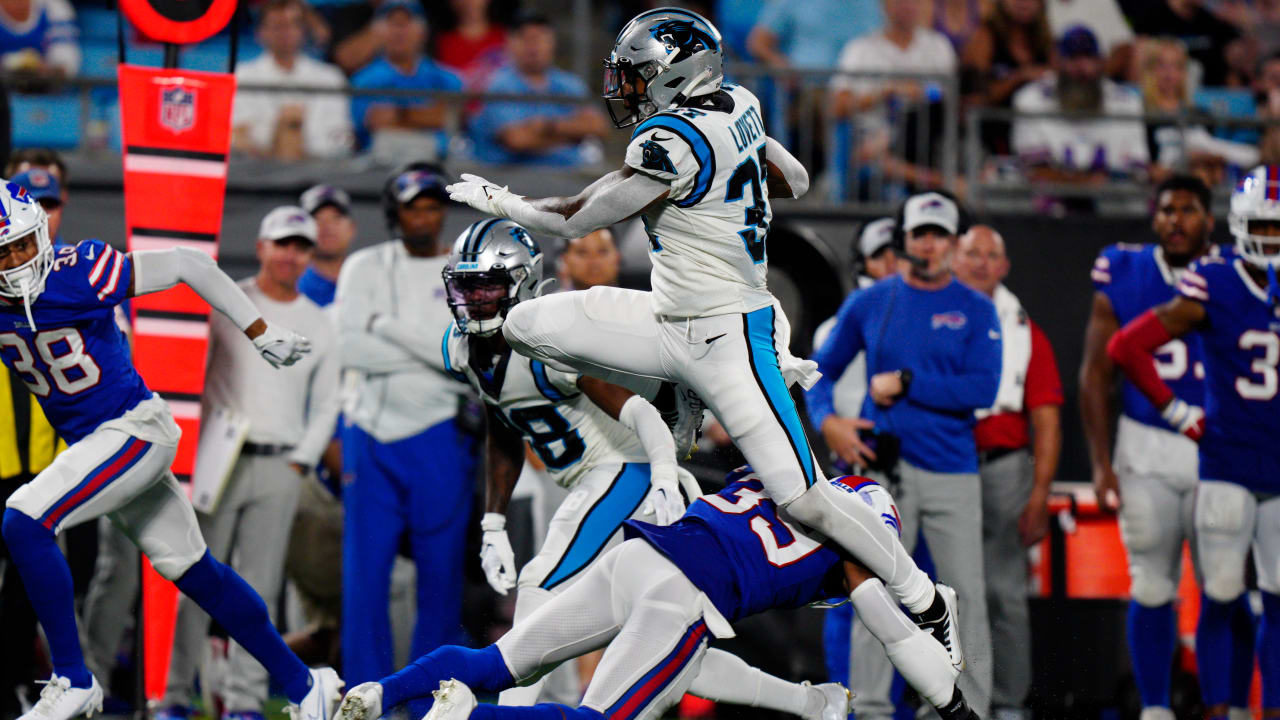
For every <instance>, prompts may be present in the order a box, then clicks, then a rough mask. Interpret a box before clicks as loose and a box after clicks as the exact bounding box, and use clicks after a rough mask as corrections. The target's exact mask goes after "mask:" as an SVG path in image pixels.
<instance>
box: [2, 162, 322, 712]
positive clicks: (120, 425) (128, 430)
mask: <svg viewBox="0 0 1280 720" xmlns="http://www.w3.org/2000/svg"><path fill="white" fill-rule="evenodd" d="M0 216H2V217H3V220H2V223H3V225H4V227H5V230H6V235H5V237H4V239H3V241H2V242H0V320H2V321H3V332H0V353H2V354H3V357H4V363H5V364H6V365H8V366H9V367H10V368H11V369H12V370H13V371H14V372H16V373H17V374H19V375H20V376H21V377H22V379H23V382H24V383H25V384H26V385H27V387H28V388H30V390H31V392H32V393H33V394H35V395H36V396H37V397H38V398H39V399H40V405H41V407H42V408H43V409H44V412H45V415H46V416H47V417H48V418H49V421H50V422H51V423H52V424H53V426H54V429H56V430H57V432H58V435H59V436H61V437H63V438H65V439H66V441H67V442H68V443H69V445H70V446H69V447H68V448H67V450H65V451H64V452H63V453H62V454H61V455H59V456H58V457H57V458H56V459H55V460H54V461H53V464H51V465H50V466H49V467H48V468H46V469H45V470H43V471H42V472H40V474H38V475H37V476H36V477H35V478H34V479H33V480H32V481H31V482H29V483H27V484H26V485H23V486H22V487H21V488H19V489H18V491H17V492H15V493H14V494H13V495H12V496H11V497H10V498H9V501H8V503H7V504H6V508H5V512H4V524H3V532H4V539H5V542H6V543H7V544H8V546H9V552H10V554H11V556H12V558H13V561H14V562H15V563H16V564H17V566H18V571H19V573H20V574H21V576H22V583H23V585H24V586H25V587H26V590H27V594H28V595H29V596H30V598H31V602H32V605H33V606H34V607H35V609H36V614H37V615H38V616H39V618H40V624H41V625H42V626H43V627H44V630H45V635H46V636H47V637H48V640H49V650H50V654H51V656H52V660H53V668H54V671H53V677H52V678H50V680H49V682H48V684H46V685H45V688H44V690H42V691H41V693H40V700H39V702H37V703H36V705H35V706H34V707H33V708H32V709H31V711H30V712H28V713H27V714H26V715H24V716H23V720H67V719H68V718H72V717H75V716H77V715H80V714H83V713H90V714H92V713H93V712H94V711H99V710H101V709H102V688H101V686H100V685H99V684H98V681H97V679H96V678H94V677H93V675H92V674H91V673H90V672H89V670H88V668H87V667H86V666H85V662H84V657H83V654H82V652H81V648H80V641H79V637H78V634H77V631H76V618H75V608H74V604H73V601H72V586H71V573H70V570H69V569H68V567H67V561H66V558H64V557H63V555H62V553H61V551H60V550H59V549H58V546H57V535H58V533H59V532H60V531H62V530H63V529H64V528H67V527H70V526H72V525H76V524H78V523H82V522H86V521H89V520H93V519H96V518H98V517H100V516H102V515H107V516H108V517H110V518H111V520H112V522H114V523H115V524H116V526H117V527H119V528H120V529H121V530H123V531H124V532H125V533H126V534H127V535H128V536H129V538H130V539H131V540H133V542H134V543H135V544H136V545H137V546H138V547H139V548H140V549H141V550H142V551H143V552H144V553H146V555H147V556H148V557H149V558H150V559H151V563H152V565H153V566H154V567H155V569H156V571H157V572H159V573H160V574H161V575H162V576H164V577H165V578H166V579H168V580H171V581H173V582H174V584H176V585H177V586H178V589H179V590H181V591H182V592H183V593H185V594H186V595H188V596H189V597H191V599H193V600H195V601H196V602H197V603H198V604H199V605H200V607H201V608H203V609H204V610H205V611H206V612H207V613H209V615H210V616H211V617H212V618H214V619H215V620H217V621H218V623H219V624H221V625H222V626H223V627H224V628H226V629H227V632H228V633H229V634H230V635H231V637H232V638H233V639H234V640H235V641H236V642H238V643H240V645H241V646H243V647H244V648H245V649H246V650H248V651H249V652H250V653H251V654H252V655H253V656H254V657H255V658H256V659H257V660H258V661H259V662H261V663H262V665H263V666H264V667H266V668H267V671H268V672H269V673H270V674H271V675H272V677H273V678H275V680H276V681H277V682H279V683H280V684H281V686H283V688H284V690H285V693H286V694H287V695H288V697H289V700H290V701H291V702H294V703H299V704H300V705H301V713H302V716H303V717H304V718H306V720H327V719H328V718H329V717H330V716H331V713H332V708H333V702H334V701H336V700H337V696H338V694H340V692H341V690H340V685H341V681H340V680H339V679H338V677H337V675H336V674H335V673H334V671H333V670H331V669H327V668H326V669H323V670H319V671H313V670H308V668H307V667H306V666H305V665H303V664H302V662H301V661H300V660H299V659H298V657H297V656H296V655H294V654H293V653H292V652H291V651H290V650H289V649H288V648H287V647H286V646H285V644H284V642H283V641H282V640H281V639H280V635H279V634H278V633H277V632H276V630H275V628H274V627H273V626H272V625H271V620H270V619H269V617H268V614H267V607H266V605H265V604H264V603H263V601H262V598H260V597H259V596H258V595H257V593H255V592H254V591H253V589H252V588H250V587H249V585H248V584H247V583H245V581H244V580H243V579H241V578H240V577H239V576H238V575H236V574H235V573H234V572H233V571H231V570H230V569H229V568H227V566H225V565H223V564H222V563H220V562H218V561H217V560H215V559H214V558H213V556H211V555H210V554H209V551H208V549H207V547H206V546H205V542H204V539H203V538H202V537H201V536H200V529H199V526H198V525H197V523H196V516H195V512H194V511H193V510H192V508H191V503H190V502H189V501H188V500H187V495H186V493H185V492H184V491H183V490H181V489H180V488H179V487H178V482H177V480H176V479H175V478H174V477H173V474H172V473H170V472H169V465H170V464H171V463H172V462H173V457H174V453H175V452H176V450H177V445H178V436H179V434H180V431H179V430H178V426H177V424H176V423H174V421H173V416H172V415H171V414H170V412H169V407H168V405H167V404H166V403H165V402H164V400H162V399H161V398H160V397H159V396H157V395H155V394H153V393H152V392H151V391H150V390H149V389H147V386H146V385H145V384H143V382H142V378H141V377H139V376H138V373H137V371H136V370H134V368H133V365H132V364H130V362H129V358H128V348H127V347H126V345H125V341H124V339H123V336H122V335H121V333H120V331H119V329H118V328H117V327H116V325H115V318H114V310H115V306H116V305H118V304H120V303H121V302H122V301H124V300H125V299H126V298H129V297H133V296H135V295H142V294H146V293H152V292H157V291H160V290H166V289H168V288H171V287H173V286H174V285H176V284H178V283H180V282H181V283H185V284H186V285H187V286H188V287H190V288H191V289H192V290H194V291H195V292H196V293H197V294H198V295H200V296H201V297H202V298H204V299H205V301H207V302H208V303H209V305H211V306H212V307H213V308H215V309H217V310H218V311H219V312H221V313H223V314H224V315H226V316H227V317H228V318H229V319H230V320H231V321H232V322H233V323H235V325H236V327H237V328H239V329H241V330H242V331H244V334H245V336H246V337H247V338H249V340H251V341H252V342H253V345H254V347H255V348H256V349H257V350H258V352H259V353H260V354H261V355H262V356H263V358H264V359H265V360H266V361H267V362H269V363H271V364H272V365H274V366H276V367H280V366H285V365H292V364H293V363H295V362H297V360H298V359H299V358H300V357H301V356H302V355H304V354H306V353H307V352H309V351H310V344H309V343H308V341H307V340H306V339H305V338H303V337H301V336H299V335H297V334H295V333H293V332H291V331H289V330H285V329H283V328H278V327H274V326H272V325H269V324H268V323H266V322H265V321H264V320H263V319H262V317H261V315H260V314H259V313H258V310H257V308H256V307H255V306H254V305H253V303H252V302H251V301H250V300H249V298H248V297H246V296H245V294H244V292H243V291H241V290H240V288H239V287H237V286H236V284H235V282H233V281H232V280H231V279H230V278H228V277H227V276H226V275H225V274H223V273H222V271H221V270H219V269H218V267H217V265H215V264H214V263H213V260H212V259H210V258H209V256H208V255H205V254H204V253H201V252H199V251H196V250H191V249H188V248H175V249H173V250H156V251H147V252H138V253H131V254H128V255H126V254H124V253H121V252H119V251H117V250H115V249H113V248H111V247H110V246H109V245H107V244H105V243H103V242H101V241H99V240H85V241H84V242H81V243H80V244H78V245H76V246H61V247H59V248H57V249H56V251H55V248H54V246H53V244H52V242H51V241H50V238H49V229H48V224H47V219H46V216H45V213H44V210H42V209H41V208H40V206H39V205H38V204H36V203H35V202H33V201H32V200H31V199H30V197H29V196H28V195H27V194H26V191H25V190H23V189H22V188H20V187H19V186H17V185H15V184H13V183H7V184H6V185H5V187H4V188H3V189H0Z"/></svg>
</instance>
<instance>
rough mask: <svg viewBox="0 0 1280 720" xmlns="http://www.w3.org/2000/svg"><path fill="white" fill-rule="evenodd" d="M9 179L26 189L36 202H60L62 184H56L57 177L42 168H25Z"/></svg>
mask: <svg viewBox="0 0 1280 720" xmlns="http://www.w3.org/2000/svg"><path fill="white" fill-rule="evenodd" d="M9 181H10V182H12V183H14V184H15V185H17V186H18V187H21V188H22V189H24V190H26V191H27V194H28V195H30V196H31V199H32V200H35V201H36V202H40V201H41V200H55V201H57V202H59V203H61V202H62V186H61V185H59V184H58V178H56V177H54V176H53V174H52V173H50V172H49V171H48V170H45V169H44V168H31V169H30V170H25V171H23V172H20V173H18V174H17V175H14V176H13V177H12V178H10V180H9Z"/></svg>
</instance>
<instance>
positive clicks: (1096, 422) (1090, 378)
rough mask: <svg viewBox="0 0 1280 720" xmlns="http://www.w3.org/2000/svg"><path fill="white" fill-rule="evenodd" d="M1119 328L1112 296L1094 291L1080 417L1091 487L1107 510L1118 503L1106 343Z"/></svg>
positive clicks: (1112, 375) (1111, 368) (1082, 373)
mask: <svg viewBox="0 0 1280 720" xmlns="http://www.w3.org/2000/svg"><path fill="white" fill-rule="evenodd" d="M1119 328H1120V324H1119V322H1118V321H1117V320H1116V313H1115V310H1114V309H1112V307H1111V300H1110V299H1109V298H1108V297H1107V295H1106V294H1105V293H1101V292H1095V293H1094V294H1093V309H1092V310H1091V311H1090V313H1089V324H1088V325H1087V326H1086V327H1085V331H1084V358H1083V360H1082V361H1081V363H1080V391H1079V393H1078V394H1077V399H1078V400H1079V403H1080V419H1081V422H1082V424H1083V425H1084V437H1085V442H1086V443H1087V444H1088V447H1089V458H1090V460H1091V461H1092V467H1093V489H1094V493H1096V494H1097V496H1098V503H1099V505H1100V506H1102V507H1103V508H1104V509H1106V510H1116V509H1118V507H1119V501H1120V498H1119V493H1120V486H1119V481H1118V480H1117V479H1116V475H1115V471H1114V470H1112V469H1111V389H1112V386H1113V385H1114V384H1115V366H1114V365H1113V364H1112V362H1111V358H1109V357H1107V343H1108V342H1110V341H1111V338H1112V336H1114V335H1115V334H1116V330H1118V329H1119Z"/></svg>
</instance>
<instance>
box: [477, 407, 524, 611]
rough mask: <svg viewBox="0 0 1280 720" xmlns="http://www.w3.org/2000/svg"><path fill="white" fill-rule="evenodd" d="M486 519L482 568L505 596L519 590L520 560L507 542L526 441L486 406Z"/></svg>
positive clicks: (494, 411)
mask: <svg viewBox="0 0 1280 720" xmlns="http://www.w3.org/2000/svg"><path fill="white" fill-rule="evenodd" d="M484 409H485V422H484V424H485V440H484V476H485V491H484V518H483V519H481V520H480V529H481V530H483V531H484V535H483V536H482V537H481V540H480V566H481V567H482V568H484V576H485V579H487V580H488V581H489V586H490V587H492V588H493V589H494V590H495V591H497V592H498V593H499V594H501V595H506V594H507V591H508V590H510V589H511V588H513V587H515V586H516V556H515V552H514V551H512V549H511V541H510V540H509V539H508V538H507V505H508V504H509V503H510V502H511V492H512V491H513V490H514V489H515V487H516V480H518V479H519V478H520V470H521V469H522V468H523V467H524V438H523V436H521V435H520V434H519V433H517V432H516V431H515V430H513V429H511V428H510V427H509V426H508V425H507V424H506V423H505V422H503V421H502V418H500V417H498V411H497V410H495V409H494V408H493V407H492V406H490V405H488V404H485V407H484Z"/></svg>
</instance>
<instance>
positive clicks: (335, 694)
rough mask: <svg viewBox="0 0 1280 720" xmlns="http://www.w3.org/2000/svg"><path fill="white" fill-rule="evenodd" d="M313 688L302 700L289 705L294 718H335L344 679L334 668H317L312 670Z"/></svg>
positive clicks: (299, 719)
mask: <svg viewBox="0 0 1280 720" xmlns="http://www.w3.org/2000/svg"><path fill="white" fill-rule="evenodd" d="M310 672H311V689H310V690H308V691H307V696H306V697H304V698H302V702H300V703H298V704H297V705H290V706H289V714H290V715H291V716H293V720H333V715H334V713H335V712H337V710H338V703H340V702H341V701H342V687H343V683H342V679H341V678H339V677H338V673H337V672H335V671H334V669H333V668H315V669H312V670H311V671H310Z"/></svg>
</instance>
